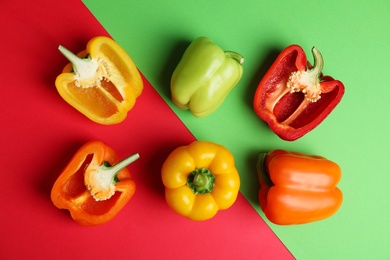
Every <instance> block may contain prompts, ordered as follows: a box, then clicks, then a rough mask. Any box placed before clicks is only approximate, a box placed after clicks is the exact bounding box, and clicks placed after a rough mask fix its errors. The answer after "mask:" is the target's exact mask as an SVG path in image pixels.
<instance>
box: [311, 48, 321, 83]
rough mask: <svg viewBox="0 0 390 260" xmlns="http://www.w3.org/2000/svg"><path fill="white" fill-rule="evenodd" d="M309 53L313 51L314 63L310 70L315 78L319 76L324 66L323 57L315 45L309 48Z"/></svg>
mask: <svg viewBox="0 0 390 260" xmlns="http://www.w3.org/2000/svg"><path fill="white" fill-rule="evenodd" d="M311 53H313V58H314V64H313V68H312V69H311V70H310V72H311V73H313V74H314V75H316V78H319V77H320V76H321V73H322V69H323V68H324V59H323V58H322V55H321V53H320V52H319V51H318V49H317V48H316V47H313V48H312V49H311Z"/></svg>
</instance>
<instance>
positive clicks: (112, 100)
mask: <svg viewBox="0 0 390 260" xmlns="http://www.w3.org/2000/svg"><path fill="white" fill-rule="evenodd" d="M59 50H60V51H61V52H62V53H63V54H64V56H65V57H66V58H68V60H69V61H70V62H71V64H68V65H67V66H66V67H65V68H64V70H63V72H62V73H61V74H60V75H59V76H58V77H57V79H56V82H55V85H56V88H57V90H58V92H59V94H60V95H61V97H62V98H63V99H64V100H65V101H66V102H67V103H69V104H70V105H71V106H73V107H74V108H75V109H77V110H78V111H79V112H81V113H82V114H84V115H85V116H86V117H88V118H89V119H91V120H92V121H94V122H96V123H99V124H104V125H111V124H117V123H120V122H122V121H123V120H124V119H125V118H126V116H127V113H128V112H129V110H131V109H132V108H133V106H134V105H135V102H136V99H137V97H139V96H140V95H141V93H142V90H143V81H142V78H141V75H140V73H139V71H138V69H137V67H136V65H135V64H134V62H133V60H132V59H131V58H130V56H129V55H128V54H127V53H126V51H125V50H124V49H123V48H122V47H121V46H119V45H118V44H117V43H116V42H115V41H114V40H112V39H110V38H108V37H105V36H97V37H95V38H92V39H91V40H90V41H89V42H88V44H87V48H86V50H85V51H82V52H80V53H79V54H78V55H77V56H76V55H74V54H73V53H71V52H70V51H69V50H67V49H66V48H64V47H63V46H60V47H59Z"/></svg>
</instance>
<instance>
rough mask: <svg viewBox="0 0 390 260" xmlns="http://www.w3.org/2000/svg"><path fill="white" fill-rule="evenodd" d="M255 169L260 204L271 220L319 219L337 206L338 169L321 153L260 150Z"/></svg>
mask: <svg viewBox="0 0 390 260" xmlns="http://www.w3.org/2000/svg"><path fill="white" fill-rule="evenodd" d="M257 170H258V174H259V182H260V191H259V201H260V206H261V209H262V210H263V212H264V214H265V215H266V217H267V218H268V219H269V220H270V221H271V222H273V223H274V224H278V225H291V224H303V223H308V222H313V221H318V220H322V219H325V218H327V217H330V216H331V215H333V214H334V213H335V212H336V211H337V210H338V209H339V208H340V206H341V203H342V200H343V195H342V192H341V190H340V189H339V188H337V187H336V185H337V183H338V182H339V180H340V178H341V169H340V167H339V166H338V165H337V164H336V163H334V162H332V161H330V160H327V159H326V158H324V157H321V156H315V155H306V154H303V153H298V152H291V151H284V150H274V151H271V152H269V153H261V154H260V156H259V160H258V164H257Z"/></svg>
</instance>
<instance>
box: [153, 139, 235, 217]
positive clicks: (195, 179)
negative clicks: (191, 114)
mask: <svg viewBox="0 0 390 260" xmlns="http://www.w3.org/2000/svg"><path fill="white" fill-rule="evenodd" d="M161 177H162V181H163V183H164V186H165V198H166V201H167V203H168V206H169V207H170V208H171V209H172V210H173V211H175V212H177V213H178V214H180V215H182V216H185V217H187V218H188V219H191V220H195V221H202V220H207V219H210V218H212V217H214V216H215V214H217V212H218V210H224V209H228V208H230V207H231V206H232V205H233V203H234V202H235V201H236V199H237V195H238V192H239V189H240V176H239V174H238V171H237V169H236V167H235V164H234V158H233V155H232V154H231V153H230V152H229V151H228V150H227V149H226V148H225V147H223V146H221V145H218V144H215V143H212V142H205V141H195V142H193V143H191V144H190V145H188V146H181V147H178V148H176V149H175V150H174V151H173V152H172V153H171V154H170V155H169V156H168V158H167V159H166V161H165V162H164V164H163V166H162V170H161Z"/></svg>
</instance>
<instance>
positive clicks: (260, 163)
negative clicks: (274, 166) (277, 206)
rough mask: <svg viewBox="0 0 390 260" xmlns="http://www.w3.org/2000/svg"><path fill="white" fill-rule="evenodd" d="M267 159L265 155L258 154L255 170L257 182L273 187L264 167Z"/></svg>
mask: <svg viewBox="0 0 390 260" xmlns="http://www.w3.org/2000/svg"><path fill="white" fill-rule="evenodd" d="M266 158H267V153H260V154H259V156H258V157H257V163H256V169H257V176H258V178H259V180H260V181H261V182H263V183H265V184H266V185H268V186H273V185H274V184H273V183H272V180H271V178H270V177H269V174H268V172H267V167H266V165H265V159H266Z"/></svg>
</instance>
